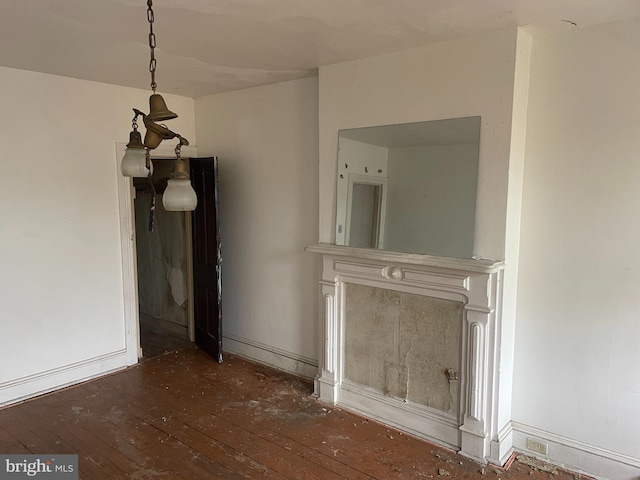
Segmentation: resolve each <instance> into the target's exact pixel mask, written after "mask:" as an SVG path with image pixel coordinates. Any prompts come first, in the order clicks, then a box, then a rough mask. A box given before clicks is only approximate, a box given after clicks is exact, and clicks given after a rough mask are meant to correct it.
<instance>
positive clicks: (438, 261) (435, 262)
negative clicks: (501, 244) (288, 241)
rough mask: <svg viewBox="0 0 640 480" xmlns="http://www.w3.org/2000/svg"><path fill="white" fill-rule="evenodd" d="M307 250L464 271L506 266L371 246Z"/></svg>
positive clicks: (326, 245)
mask: <svg viewBox="0 0 640 480" xmlns="http://www.w3.org/2000/svg"><path fill="white" fill-rule="evenodd" d="M305 250H306V251H307V252H312V253H320V254H322V255H332V256H336V257H351V258H364V259H368V260H377V261H380V262H387V263H404V264H410V265H423V266H426V267H434V268H446V269H449V270H458V271H463V272H475V273H494V272H497V271H499V270H502V269H503V268H504V263H503V262H501V261H498V260H490V259H484V258H483V259H475V258H454V257H438V256H434V255H423V254H419V253H401V252H391V251H388V250H374V249H369V248H354V247H344V246H340V245H332V244H329V243H319V244H317V245H310V246H308V247H306V248H305Z"/></svg>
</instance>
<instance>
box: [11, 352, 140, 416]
mask: <svg viewBox="0 0 640 480" xmlns="http://www.w3.org/2000/svg"><path fill="white" fill-rule="evenodd" d="M127 366H129V354H128V352H127V350H126V349H122V350H118V351H115V352H112V353H108V354H106V355H100V356H98V357H94V358H89V359H87V360H83V361H81V362H77V363H72V364H70V365H64V366H62V367H58V368H53V369H51V370H46V371H44V372H39V373H37V374H34V375H27V376H25V377H22V378H18V379H15V380H10V381H8V382H4V383H0V407H4V406H7V405H10V404H13V403H17V402H20V401H22V400H26V399H28V398H31V397H35V396H37V395H42V394H45V393H49V392H52V391H54V390H58V389H60V388H64V387H68V386H70V385H74V384H77V383H81V382H85V381H87V380H91V379H93V378H97V377H100V376H102V375H106V374H107V373H111V372H115V371H117V370H122V369H124V368H126V367H127Z"/></svg>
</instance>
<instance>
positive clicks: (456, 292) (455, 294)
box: [306, 244, 511, 463]
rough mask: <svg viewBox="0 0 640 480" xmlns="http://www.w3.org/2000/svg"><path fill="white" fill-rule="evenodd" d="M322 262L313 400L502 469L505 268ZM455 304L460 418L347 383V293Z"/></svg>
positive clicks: (357, 256)
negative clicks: (367, 291) (372, 291)
mask: <svg viewBox="0 0 640 480" xmlns="http://www.w3.org/2000/svg"><path fill="white" fill-rule="evenodd" d="M306 250H307V251H309V252H313V253H319V254H321V255H322V259H323V262H322V265H323V267H322V279H321V281H320V284H321V288H322V297H323V301H322V305H323V312H322V316H321V321H320V326H319V329H320V331H319V335H318V338H319V339H320V341H319V342H320V345H319V355H318V356H319V359H318V360H319V368H318V376H317V377H316V381H315V393H316V395H317V396H318V397H319V399H320V400H321V401H324V402H327V403H330V404H337V405H341V406H344V407H346V408H348V409H351V410H355V411H358V412H360V413H362V414H365V415H367V416H369V417H372V418H375V419H377V420H380V421H382V422H385V423H388V424H391V425H394V426H397V427H398V428H400V429H403V430H405V431H407V432H410V433H412V434H415V435H418V436H422V437H424V438H427V439H430V440H433V441H436V442H438V443H441V444H444V445H447V446H449V447H452V448H456V449H458V450H459V451H460V452H461V453H462V454H464V455H466V456H469V457H471V458H474V459H476V460H479V461H482V462H487V461H492V462H494V463H501V462H502V461H503V460H504V457H505V456H507V454H508V453H510V451H511V444H510V442H511V435H510V428H507V429H505V430H506V431H504V432H500V431H498V429H499V426H498V419H499V408H500V405H498V398H499V395H498V389H499V388H498V385H497V383H498V381H497V379H498V371H499V368H500V365H499V361H500V360H499V359H500V356H499V350H500V335H499V332H500V330H501V318H500V317H501V315H500V313H501V310H500V308H499V305H500V300H501V292H502V278H503V272H504V264H503V263H502V262H499V261H493V260H485V259H482V260H475V259H461V258H448V257H436V256H430V255H418V254H406V253H397V252H389V251H381V250H368V249H361V248H352V247H343V246H336V245H329V244H318V245H314V246H310V247H307V249H306ZM346 284H356V285H364V286H369V287H375V288H381V289H386V290H392V291H396V292H405V293H410V294H414V295H423V296H427V297H434V298H439V299H447V300H454V301H457V302H461V303H462V304H463V305H464V307H463V315H462V325H461V328H460V331H461V336H462V338H461V346H462V348H461V357H462V358H461V359H460V365H461V370H460V372H459V379H458V381H459V382H460V384H459V385H460V406H459V412H460V413H459V416H458V417H457V418H453V419H452V418H451V417H450V416H446V415H442V414H439V413H438V412H435V411H433V409H429V408H428V407H423V406H421V405H417V404H412V402H407V401H406V400H401V399H397V398H393V397H390V396H387V395H385V394H383V393H382V392H376V391H372V389H370V388H368V387H366V386H361V385H358V384H355V383H353V382H350V381H349V380H347V379H345V377H344V366H345V361H344V358H345V352H344V331H345V321H346V318H345V314H346V305H345V285H346Z"/></svg>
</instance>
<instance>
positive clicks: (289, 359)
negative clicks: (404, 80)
mask: <svg viewBox="0 0 640 480" xmlns="http://www.w3.org/2000/svg"><path fill="white" fill-rule="evenodd" d="M222 339H223V345H224V351H225V353H231V354H235V355H239V356H241V357H245V358H248V359H250V360H254V361H256V362H260V363H263V364H265V365H269V366H271V367H273V368H276V369H277V370H282V371H284V372H288V373H292V374H294V375H297V376H299V377H303V378H308V379H313V378H314V377H315V376H316V375H317V373H318V362H317V361H316V360H314V359H313V358H309V357H304V356H302V355H298V354H296V353H292V352H288V351H286V350H281V349H279V348H276V347H272V346H271V345H266V344H264V343H260V342H256V341H254V340H250V339H248V338H244V337H240V336H237V335H231V334H225V335H223V337H222Z"/></svg>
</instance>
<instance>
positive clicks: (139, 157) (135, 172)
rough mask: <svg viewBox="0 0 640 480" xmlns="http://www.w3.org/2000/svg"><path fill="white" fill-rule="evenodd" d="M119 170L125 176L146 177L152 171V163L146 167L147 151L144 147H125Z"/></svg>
mask: <svg viewBox="0 0 640 480" xmlns="http://www.w3.org/2000/svg"><path fill="white" fill-rule="evenodd" d="M120 171H121V172H122V175H124V176H125V177H144V178H146V177H148V176H149V174H150V173H153V163H151V162H149V168H147V151H146V150H145V149H144V148H130V147H129V148H127V149H126V150H125V152H124V156H123V157H122V163H121V164H120Z"/></svg>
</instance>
